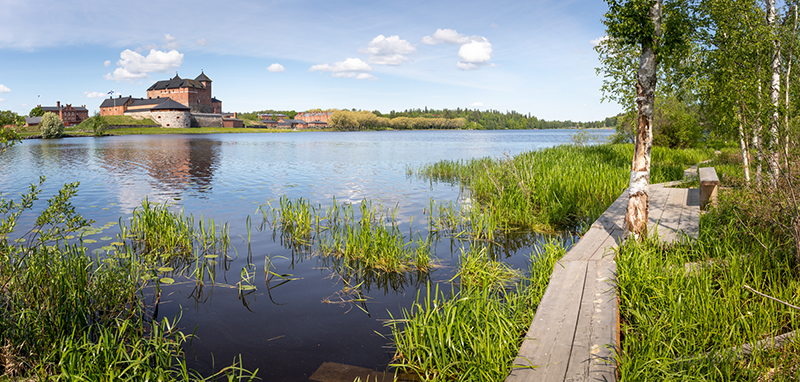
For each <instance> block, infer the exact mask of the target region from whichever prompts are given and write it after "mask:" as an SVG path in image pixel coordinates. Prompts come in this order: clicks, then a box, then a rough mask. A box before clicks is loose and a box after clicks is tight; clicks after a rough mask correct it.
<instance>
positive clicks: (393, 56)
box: [360, 35, 417, 65]
mask: <svg viewBox="0 0 800 382" xmlns="http://www.w3.org/2000/svg"><path fill="white" fill-rule="evenodd" d="M416 51H417V48H415V47H414V46H413V45H411V43H409V42H408V41H406V40H401V39H400V37H399V36H389V37H385V36H384V35H378V37H375V38H374V39H372V41H370V42H369V46H368V47H367V49H365V50H361V51H360V52H361V53H366V54H369V62H370V63H371V64H377V65H400V64H402V63H403V62H406V61H408V60H409V58H408V57H407V56H406V55H407V54H412V53H415V52H416Z"/></svg>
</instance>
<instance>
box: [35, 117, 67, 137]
mask: <svg viewBox="0 0 800 382" xmlns="http://www.w3.org/2000/svg"><path fill="white" fill-rule="evenodd" d="M39 131H40V132H41V133H42V138H44V139H52V138H59V137H61V135H62V134H64V123H63V122H61V118H58V115H56V114H55V113H50V112H48V113H45V114H44V115H43V116H42V122H41V123H39Z"/></svg>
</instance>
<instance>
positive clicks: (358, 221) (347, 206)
mask: <svg viewBox="0 0 800 382" xmlns="http://www.w3.org/2000/svg"><path fill="white" fill-rule="evenodd" d="M260 211H261V212H262V215H263V217H264V220H265V221H270V219H271V224H272V226H273V227H275V228H276V229H280V230H281V231H282V232H283V234H287V235H288V236H289V240H287V241H289V242H291V243H300V244H301V245H304V246H307V247H308V248H314V249H315V250H316V251H317V253H319V254H320V255H322V256H335V257H341V258H344V259H346V260H347V261H348V262H349V263H350V266H351V267H355V268H367V269H375V270H381V271H386V272H403V271H407V270H417V271H427V270H428V269H429V268H430V267H431V266H432V263H431V257H430V244H429V242H428V238H427V237H426V238H422V237H421V236H420V235H417V237H416V238H414V237H409V238H408V239H406V238H405V236H404V234H403V232H402V231H401V229H400V226H399V223H398V219H397V207H395V208H394V209H384V208H383V207H382V206H374V205H373V204H372V202H370V201H367V200H363V201H361V203H358V207H354V205H353V204H351V203H338V202H337V201H336V199H333V202H332V204H331V205H330V206H328V207H326V208H322V206H316V207H314V206H312V205H311V204H310V203H308V201H307V200H305V199H302V198H299V199H295V200H290V199H288V198H286V197H282V198H281V199H280V200H279V203H278V207H272V205H271V204H269V208H268V209H267V208H264V207H261V208H260Z"/></svg>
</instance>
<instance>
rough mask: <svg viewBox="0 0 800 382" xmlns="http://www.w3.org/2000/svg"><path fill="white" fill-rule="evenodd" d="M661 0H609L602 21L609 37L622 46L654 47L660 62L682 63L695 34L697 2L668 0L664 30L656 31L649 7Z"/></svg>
mask: <svg viewBox="0 0 800 382" xmlns="http://www.w3.org/2000/svg"><path fill="white" fill-rule="evenodd" d="M661 1H662V0H622V1H620V0H606V2H607V3H608V12H607V13H606V14H605V18H604V19H603V24H605V25H606V31H607V33H608V36H609V37H610V38H611V39H613V40H615V41H617V42H618V43H620V44H621V45H623V46H641V45H643V44H646V45H650V46H652V47H653V48H654V49H655V51H656V55H657V57H658V59H659V61H662V62H667V61H669V62H674V63H677V62H679V61H680V60H681V59H682V58H683V57H685V56H686V52H687V51H688V50H689V47H690V42H691V40H692V37H693V36H694V33H695V27H696V26H697V20H696V19H695V17H694V12H695V10H694V1H692V0H667V1H666V2H664V4H663V8H662V15H661V17H662V23H661V30H660V33H657V32H659V31H656V29H655V25H654V24H653V21H652V19H651V17H650V9H651V8H652V7H653V4H655V3H656V2H661Z"/></svg>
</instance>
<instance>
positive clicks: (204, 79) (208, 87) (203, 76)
mask: <svg viewBox="0 0 800 382" xmlns="http://www.w3.org/2000/svg"><path fill="white" fill-rule="evenodd" d="M194 80H195V81H199V82H200V83H201V84H203V86H205V87H206V91H205V94H206V96H207V97H203V98H204V99H203V100H202V101H201V103H203V104H205V105H210V104H211V97H212V93H211V79H210V78H208V76H206V74H205V73H203V71H202V70H201V71H200V75H199V76H197V78H195V79H194Z"/></svg>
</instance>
